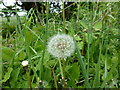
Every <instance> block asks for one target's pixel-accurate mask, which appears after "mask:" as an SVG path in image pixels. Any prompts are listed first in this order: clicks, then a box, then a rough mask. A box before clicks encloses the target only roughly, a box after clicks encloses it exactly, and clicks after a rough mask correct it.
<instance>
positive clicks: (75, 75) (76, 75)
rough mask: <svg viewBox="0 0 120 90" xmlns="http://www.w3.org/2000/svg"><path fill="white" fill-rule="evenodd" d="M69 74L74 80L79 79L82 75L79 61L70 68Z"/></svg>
mask: <svg viewBox="0 0 120 90" xmlns="http://www.w3.org/2000/svg"><path fill="white" fill-rule="evenodd" d="M69 74H70V75H71V77H72V78H73V79H74V80H76V81H78V79H79V75H80V68H79V65H78V63H74V64H73V65H72V67H71V68H70V69H69Z"/></svg>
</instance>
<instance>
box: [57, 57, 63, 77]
mask: <svg viewBox="0 0 120 90" xmlns="http://www.w3.org/2000/svg"><path fill="white" fill-rule="evenodd" d="M58 60H59V65H60V70H61V75H62V77H64V76H63V70H62V66H61V60H60V59H58Z"/></svg>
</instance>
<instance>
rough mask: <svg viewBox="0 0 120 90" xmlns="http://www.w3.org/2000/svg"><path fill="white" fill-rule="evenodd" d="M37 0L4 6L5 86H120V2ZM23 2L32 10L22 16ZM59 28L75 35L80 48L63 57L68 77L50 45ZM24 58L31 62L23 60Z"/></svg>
mask: <svg viewBox="0 0 120 90" xmlns="http://www.w3.org/2000/svg"><path fill="white" fill-rule="evenodd" d="M1 3H2V2H1ZM32 4H33V5H32ZM32 4H30V2H29V3H28V2H26V4H25V2H22V4H21V6H20V5H19V4H15V5H14V6H9V7H8V6H7V7H6V9H5V8H4V9H2V10H1V12H2V13H4V14H3V17H0V18H2V22H0V23H2V28H1V31H0V32H1V35H0V42H2V44H1V45H0V48H1V50H2V53H1V54H0V55H1V57H2V60H1V69H2V71H1V74H0V75H1V76H0V77H1V78H0V83H1V87H3V88H64V87H66V88H119V87H120V81H119V80H120V78H119V76H120V75H119V71H118V70H119V61H118V57H119V56H120V46H119V39H120V34H119V28H120V27H119V24H120V22H119V17H120V16H119V15H120V13H119V4H120V3H119V2H69V3H67V2H65V3H63V2H62V3H58V4H56V3H49V2H37V3H33V2H32ZM17 5H19V6H20V7H22V8H23V9H24V10H27V14H26V15H24V16H19V15H18V13H17V12H21V11H22V10H23V9H18V8H17ZM22 5H23V6H22ZM11 15H13V16H11ZM57 33H66V34H68V35H70V36H71V37H73V38H74V40H75V45H76V50H75V53H74V54H73V55H72V56H71V57H68V58H67V60H66V61H63V62H62V67H63V71H64V75H65V79H64V80H63V79H62V78H61V70H60V66H59V63H58V60H57V58H54V57H53V56H51V55H50V54H49V53H48V51H47V49H46V48H47V47H46V46H47V42H48V38H49V37H51V36H53V35H55V34H57ZM24 60H27V61H29V64H28V67H23V66H22V64H21V63H22V61H24Z"/></svg>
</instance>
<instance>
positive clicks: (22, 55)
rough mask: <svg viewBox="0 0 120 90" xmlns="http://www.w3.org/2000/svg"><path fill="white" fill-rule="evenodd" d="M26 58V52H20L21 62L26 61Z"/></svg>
mask: <svg viewBox="0 0 120 90" xmlns="http://www.w3.org/2000/svg"><path fill="white" fill-rule="evenodd" d="M25 57H26V53H25V52H24V51H22V52H20V54H19V60H24V59H25Z"/></svg>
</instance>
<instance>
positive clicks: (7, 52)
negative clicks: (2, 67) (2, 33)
mask: <svg viewBox="0 0 120 90" xmlns="http://www.w3.org/2000/svg"><path fill="white" fill-rule="evenodd" d="M14 53H15V52H14V51H13V50H12V49H11V48H8V47H4V46H2V59H3V60H7V61H10V60H11V59H12V58H13V56H14Z"/></svg>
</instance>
